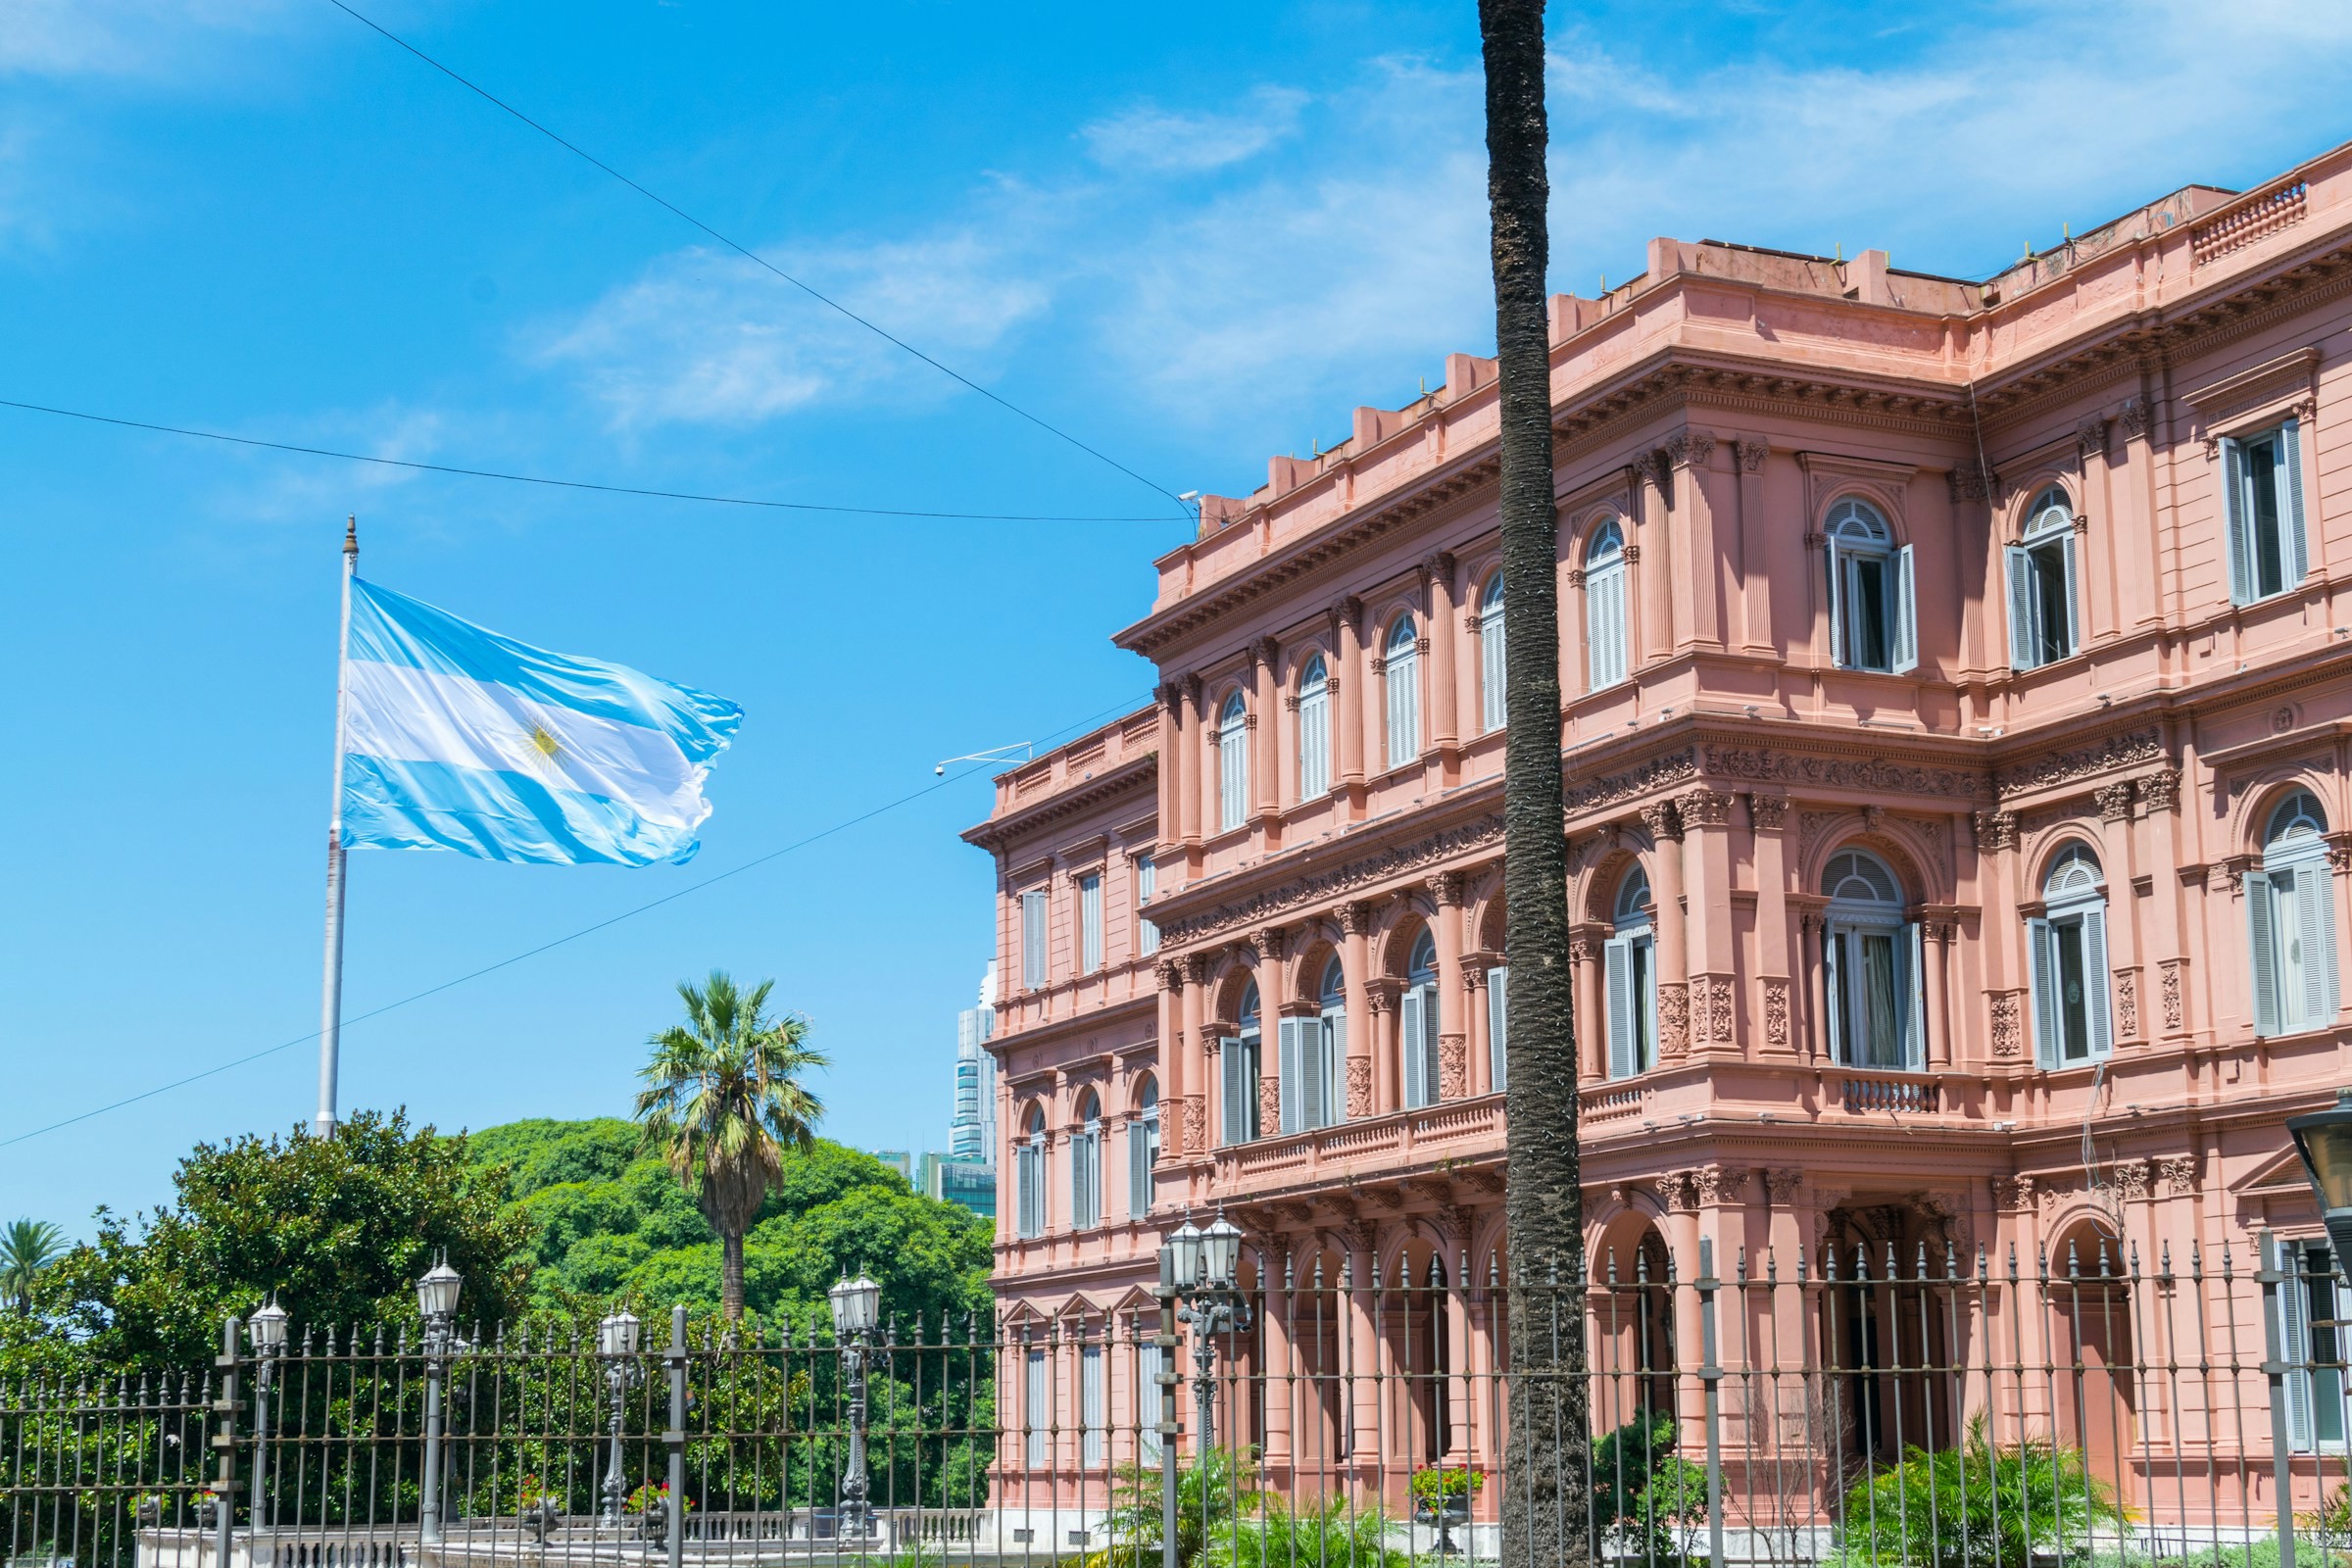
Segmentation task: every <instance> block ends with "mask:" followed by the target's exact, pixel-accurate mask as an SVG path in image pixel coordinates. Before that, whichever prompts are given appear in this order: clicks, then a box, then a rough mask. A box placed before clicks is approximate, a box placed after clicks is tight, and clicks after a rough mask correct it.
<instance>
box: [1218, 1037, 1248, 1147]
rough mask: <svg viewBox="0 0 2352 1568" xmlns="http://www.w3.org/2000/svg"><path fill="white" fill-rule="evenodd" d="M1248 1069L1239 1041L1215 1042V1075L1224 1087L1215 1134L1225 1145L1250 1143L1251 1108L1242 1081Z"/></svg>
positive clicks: (1246, 1088)
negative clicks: (1219, 1134) (1220, 1114)
mask: <svg viewBox="0 0 2352 1568" xmlns="http://www.w3.org/2000/svg"><path fill="white" fill-rule="evenodd" d="M1248 1067H1249V1063H1248V1062H1247V1061H1245V1060H1243V1052H1242V1042H1241V1041H1240V1039H1239V1038H1237V1037H1235V1036H1233V1035H1227V1036H1225V1037H1224V1038H1223V1039H1221V1040H1219V1041H1218V1042H1217V1072H1218V1076H1219V1078H1220V1079H1221V1080H1222V1081H1223V1083H1224V1088H1225V1094H1224V1104H1223V1105H1222V1106H1221V1107H1219V1108H1220V1109H1221V1110H1222V1111H1223V1115H1222V1117H1221V1118H1220V1119H1221V1120H1222V1121H1223V1123H1224V1125H1223V1126H1222V1127H1220V1128H1219V1129H1218V1131H1219V1132H1220V1133H1221V1134H1222V1135H1223V1138H1224V1141H1225V1142H1226V1143H1229V1144H1243V1143H1248V1142H1249V1141H1250V1112H1251V1106H1250V1097H1249V1093H1248V1091H1249V1087H1250V1086H1249V1084H1248V1083H1247V1081H1246V1079H1247V1077H1248V1073H1247V1069H1248Z"/></svg>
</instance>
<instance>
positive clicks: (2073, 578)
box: [2058, 529, 2082, 654]
mask: <svg viewBox="0 0 2352 1568" xmlns="http://www.w3.org/2000/svg"><path fill="white" fill-rule="evenodd" d="M2058 544H2059V554H2060V555H2061V556H2062V557H2063V558H2064V559H2065V561H2066V651H2067V652H2068V653H2069V654H2079V653H2081V652H2082V625H2081V616H2082V612H2081V611H2080V610H2078V609H2077V608H2076V606H2077V604H2078V602H2079V601H2080V600H2081V599H2082V577H2081V575H2080V574H2079V573H2078V572H2077V570H2076V568H2075V536H2074V533H2073V531H2072V530H2071V529H2070V530H2069V531H2068V532H2067V533H2065V534H2064V535H2062V536H2061V537H2060V539H2059V541H2058Z"/></svg>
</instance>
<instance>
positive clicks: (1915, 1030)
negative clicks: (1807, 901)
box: [1821, 850, 1927, 1072]
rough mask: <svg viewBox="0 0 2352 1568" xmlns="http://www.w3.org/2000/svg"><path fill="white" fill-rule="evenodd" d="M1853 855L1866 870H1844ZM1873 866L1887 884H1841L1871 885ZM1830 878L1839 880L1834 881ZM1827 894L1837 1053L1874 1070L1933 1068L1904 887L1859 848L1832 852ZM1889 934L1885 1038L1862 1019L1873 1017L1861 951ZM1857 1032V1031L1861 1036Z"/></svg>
mask: <svg viewBox="0 0 2352 1568" xmlns="http://www.w3.org/2000/svg"><path fill="white" fill-rule="evenodd" d="M1848 857H1852V858H1855V859H1857V860H1859V861H1861V862H1862V863H1863V864H1864V865H1865V866H1867V867H1868V871H1867V872H1862V873H1858V874H1857V873H1848V874H1846V875H1843V876H1840V874H1839V871H1838V867H1839V865H1840V862H1842V861H1845V860H1846V859H1847V858H1848ZM1870 873H1875V874H1876V878H1877V879H1882V880H1884V882H1885V883H1886V887H1885V888H1884V889H1883V890H1875V891H1871V892H1869V893H1867V895H1865V894H1855V893H1851V892H1846V891H1842V890H1843V889H1845V888H1846V887H1848V886H1850V884H1851V883H1852V882H1854V881H1856V880H1862V881H1864V882H1865V884H1866V886H1867V883H1868V881H1869V880H1871V877H1870ZM1832 879H1836V880H1835V881H1833V880H1832ZM1822 891H1823V893H1825V894H1827V895H1828V896H1829V899H1830V903H1829V907H1828V909H1827V911H1826V914H1827V918H1826V919H1825V920H1824V921H1823V924H1822V934H1821V961H1822V993H1823V995H1824V997H1825V998H1827V1000H1828V1003H1829V1010H1830V1016H1829V1020H1828V1022H1829V1026H1830V1031H1829V1032H1830V1052H1831V1059H1832V1060H1835V1061H1838V1062H1841V1063H1843V1064H1844V1065H1846V1066H1848V1067H1858V1068H1862V1069H1865V1070H1868V1071H1873V1072H1924V1071H1926V1070H1927V1051H1926V1041H1927V1027H1926V1024H1927V1008H1926V1004H1925V1001H1924V995H1925V992H1926V985H1925V976H1926V972H1927V971H1926V969H1925V967H1924V964H1925V954H1924V951H1923V945H1922V943H1921V940H1920V937H1921V931H1920V925H1919V922H1918V921H1917V920H1906V919H1904V918H1903V904H1902V886H1901V884H1900V883H1899V882H1897V881H1896V880H1895V877H1894V873H1893V872H1892V871H1891V870H1890V869H1888V867H1887V863H1886V862H1885V861H1884V860H1881V859H1880V858H1878V857H1877V856H1875V855H1870V854H1867V853H1866V852H1864V851H1861V850H1840V851H1839V852H1838V854H1837V855H1835V856H1833V857H1831V858H1830V866H1829V870H1828V871H1827V872H1826V873H1825V875H1824V880H1823V884H1822ZM1872 937H1885V938H1887V940H1888V941H1889V942H1890V943H1891V945H1892V949H1893V960H1894V961H1893V969H1894V974H1893V986H1894V1003H1895V1022H1894V1031H1895V1036H1894V1038H1893V1039H1892V1040H1880V1039H1878V1038H1876V1032H1875V1031H1874V1030H1873V1029H1871V1028H1870V1027H1869V1026H1868V1025H1867V1024H1866V1023H1864V1021H1863V1020H1865V1019H1866V1018H1867V1017H1868V1014H1869V1009H1868V1007H1867V1006H1866V1005H1865V995H1864V987H1865V986H1866V985H1867V984H1868V979H1867V976H1866V975H1865V973H1864V965H1863V962H1862V958H1861V954H1862V944H1863V943H1864V942H1866V941H1867V940H1869V939H1870V938H1872ZM1857 1037H1859V1038H1857Z"/></svg>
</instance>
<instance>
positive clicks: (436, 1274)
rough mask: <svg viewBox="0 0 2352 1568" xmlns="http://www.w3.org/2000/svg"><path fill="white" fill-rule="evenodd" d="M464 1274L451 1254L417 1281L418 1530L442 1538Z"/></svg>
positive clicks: (426, 1537) (422, 1535)
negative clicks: (420, 1332)
mask: <svg viewBox="0 0 2352 1568" xmlns="http://www.w3.org/2000/svg"><path fill="white" fill-rule="evenodd" d="M465 1289H466V1279H465V1276H464V1275H462V1274H460V1273H459V1272H458V1271H457V1270H456V1269H454V1268H451V1267H450V1266H449V1254H448V1253H447V1252H444V1253H442V1254H441V1255H440V1256H439V1257H438V1258H436V1259H434V1261H433V1266H432V1267H431V1268H428V1269H426V1270H425V1271H424V1278H422V1279H420V1280H418V1281H417V1310H418V1311H419V1312H421V1313H423V1314H424V1466H423V1473H422V1474H421V1475H420V1476H419V1477H418V1483H419V1485H420V1487H421V1488H422V1495H421V1496H420V1498H419V1500H418V1507H417V1535H418V1537H419V1538H421V1539H422V1540H424V1541H427V1542H438V1541H440V1539H441V1376H442V1372H443V1366H444V1363H445V1362H446V1361H447V1360H448V1357H449V1341H450V1325H451V1324H452V1323H454V1322H455V1321H456V1320H457V1315H458V1297H459V1295H460V1294H461V1293H462V1292H464V1290H465ZM281 1332H282V1331H281Z"/></svg>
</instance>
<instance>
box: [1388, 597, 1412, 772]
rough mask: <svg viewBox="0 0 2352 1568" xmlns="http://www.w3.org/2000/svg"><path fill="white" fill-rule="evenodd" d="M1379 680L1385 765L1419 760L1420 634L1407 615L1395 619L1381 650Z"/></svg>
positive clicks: (1401, 765) (1399, 765)
mask: <svg viewBox="0 0 2352 1568" xmlns="http://www.w3.org/2000/svg"><path fill="white" fill-rule="evenodd" d="M1381 657H1382V662H1381V681H1382V684H1383V687H1384V689H1385V690H1386V692H1387V695H1388V720H1389V721H1388V734H1387V737H1386V738H1387V746H1388V750H1387V753H1386V755H1387V757H1388V760H1389V766H1391V767H1403V766H1405V765H1406V764H1407V763H1410V762H1417V761H1419V760H1421V634H1420V631H1419V629H1418V627H1417V625H1416V623H1415V621H1414V620H1413V617H1412V616H1411V615H1410V614H1403V615H1399V616H1397V619H1396V620H1395V621H1394V622H1393V623H1391V625H1390V627H1389V635H1388V640H1387V643H1386V644H1385V645H1384V647H1383V649H1382V655H1381Z"/></svg>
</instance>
